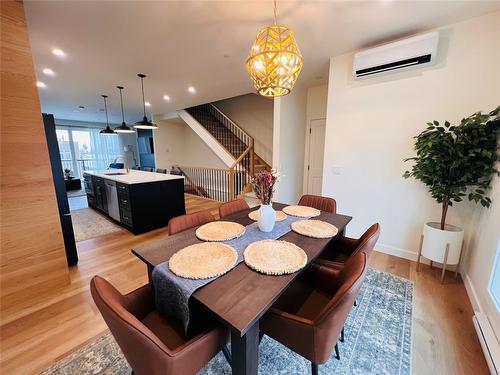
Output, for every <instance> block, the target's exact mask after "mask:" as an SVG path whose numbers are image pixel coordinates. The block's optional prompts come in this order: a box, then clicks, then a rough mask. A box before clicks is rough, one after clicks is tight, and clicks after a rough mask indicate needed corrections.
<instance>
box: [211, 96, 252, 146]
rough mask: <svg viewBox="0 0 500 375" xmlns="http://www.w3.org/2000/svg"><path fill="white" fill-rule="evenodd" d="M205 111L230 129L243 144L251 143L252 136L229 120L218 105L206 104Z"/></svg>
mask: <svg viewBox="0 0 500 375" xmlns="http://www.w3.org/2000/svg"><path fill="white" fill-rule="evenodd" d="M206 106H207V108H206V109H207V111H208V112H209V113H211V114H212V115H213V116H214V117H215V118H216V119H217V120H219V122H220V123H222V124H223V125H224V126H225V127H226V128H227V129H229V130H230V131H231V133H233V134H234V135H235V136H236V137H238V138H239V140H240V141H242V142H243V143H244V144H245V146H247V147H248V146H250V145H251V144H253V137H252V136H251V135H250V134H248V133H247V132H246V131H245V130H243V129H242V128H240V127H239V126H238V125H237V124H236V123H235V122H234V121H233V120H231V119H230V118H229V117H228V116H227V115H226V114H225V113H224V112H222V111H221V110H220V109H219V107H217V106H216V105H215V104H212V103H208V104H206Z"/></svg>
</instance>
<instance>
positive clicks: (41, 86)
mask: <svg viewBox="0 0 500 375" xmlns="http://www.w3.org/2000/svg"><path fill="white" fill-rule="evenodd" d="M36 87H40V88H43V89H44V88H46V87H47V85H46V84H45V83H43V82H42V81H36Z"/></svg>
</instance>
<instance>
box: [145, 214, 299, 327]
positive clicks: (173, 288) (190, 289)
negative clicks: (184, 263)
mask: <svg viewBox="0 0 500 375" xmlns="http://www.w3.org/2000/svg"><path fill="white" fill-rule="evenodd" d="M304 219H305V218H303V217H296V216H288V217H287V218H286V219H285V220H283V221H280V222H276V224H275V225H274V228H273V230H272V231H271V232H261V231H260V230H259V227H258V224H257V223H256V222H255V223H252V224H249V225H247V226H246V231H245V234H244V235H243V236H241V237H239V238H235V239H232V240H229V241H223V242H222V243H225V244H227V245H230V246H232V247H233V248H234V249H235V250H236V252H237V253H238V261H237V262H236V265H235V267H236V266H237V265H238V264H239V263H241V262H242V261H243V252H244V251H245V249H246V247H247V246H248V245H249V244H251V243H252V242H256V241H260V240H276V239H278V238H280V237H282V236H284V235H285V234H287V233H288V232H290V231H291V227H290V225H291V224H292V223H293V222H295V221H298V220H304ZM229 272H231V271H229ZM215 279H217V277H212V278H210V279H202V280H191V279H185V278H182V277H179V276H177V275H175V274H174V273H173V272H172V271H170V269H169V267H168V261H167V262H163V263H160V264H158V265H157V266H156V267H155V268H154V269H153V273H152V280H153V285H154V289H155V301H156V308H157V310H158V311H159V312H160V313H162V314H164V315H166V316H173V317H175V318H177V319H179V320H181V321H182V323H183V325H184V330H185V332H186V333H187V332H188V326H189V318H190V316H189V315H190V314H189V305H188V302H189V298H190V297H191V295H192V294H193V293H194V292H195V291H196V290H197V289H199V288H201V287H202V286H204V285H206V284H208V283H210V282H211V281H213V280H215Z"/></svg>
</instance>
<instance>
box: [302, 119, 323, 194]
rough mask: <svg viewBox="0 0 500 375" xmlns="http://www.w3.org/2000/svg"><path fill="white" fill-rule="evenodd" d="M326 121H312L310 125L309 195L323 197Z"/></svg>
mask: <svg viewBox="0 0 500 375" xmlns="http://www.w3.org/2000/svg"><path fill="white" fill-rule="evenodd" d="M325 127H326V119H319V120H311V122H310V123H309V160H308V169H307V171H308V173H307V193H308V194H315V195H321V186H322V184H323V154H324V151H325Z"/></svg>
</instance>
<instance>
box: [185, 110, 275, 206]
mask: <svg viewBox="0 0 500 375" xmlns="http://www.w3.org/2000/svg"><path fill="white" fill-rule="evenodd" d="M178 113H179V116H180V117H181V118H183V119H184V121H186V123H187V124H188V125H189V126H190V127H191V128H193V130H194V131H195V132H196V133H197V134H198V135H199V136H200V137H201V138H202V139H203V140H204V141H205V143H207V145H208V146H209V147H210V148H211V149H212V150H213V151H214V152H216V153H217V154H218V155H219V156H220V157H221V159H222V160H224V162H225V163H226V165H228V167H229V168H228V169H215V168H198V167H183V166H179V167H178V168H179V169H181V171H182V172H183V174H184V175H185V176H186V181H187V182H189V190H190V192H191V193H194V194H196V195H200V196H204V197H206V198H211V199H215V200H219V201H229V200H232V199H236V198H238V197H241V196H243V195H245V193H248V192H249V191H251V188H250V181H251V179H252V177H253V176H254V174H255V173H258V172H259V171H261V170H263V169H268V170H270V166H269V165H268V164H267V163H266V162H265V161H264V160H263V159H262V158H261V157H259V156H258V155H257V154H255V152H254V139H253V137H252V136H250V135H249V134H248V133H247V132H246V131H245V130H243V129H242V128H241V127H239V126H238V125H237V124H236V123H235V122H234V121H232V120H231V119H230V118H229V117H227V116H226V115H225V114H224V113H223V112H222V111H221V110H220V109H219V108H217V107H216V106H215V105H214V104H211V103H209V104H203V105H199V106H195V107H191V108H187V109H185V110H183V111H178Z"/></svg>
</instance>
